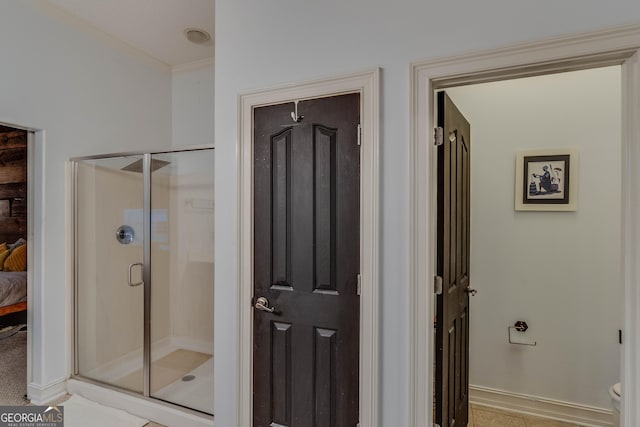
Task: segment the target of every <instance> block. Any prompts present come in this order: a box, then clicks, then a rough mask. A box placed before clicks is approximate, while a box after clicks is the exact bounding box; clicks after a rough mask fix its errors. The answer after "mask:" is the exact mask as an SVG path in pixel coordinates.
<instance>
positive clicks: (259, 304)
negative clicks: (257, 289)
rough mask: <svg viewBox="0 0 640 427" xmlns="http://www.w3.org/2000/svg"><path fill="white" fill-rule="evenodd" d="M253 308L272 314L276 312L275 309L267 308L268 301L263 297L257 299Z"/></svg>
mask: <svg viewBox="0 0 640 427" xmlns="http://www.w3.org/2000/svg"><path fill="white" fill-rule="evenodd" d="M254 307H255V308H256V309H257V310H261V311H266V312H267V313H273V312H274V311H275V310H276V308H275V307H269V300H268V299H266V298H265V297H260V298H258V299H257V300H256V304H255V305H254Z"/></svg>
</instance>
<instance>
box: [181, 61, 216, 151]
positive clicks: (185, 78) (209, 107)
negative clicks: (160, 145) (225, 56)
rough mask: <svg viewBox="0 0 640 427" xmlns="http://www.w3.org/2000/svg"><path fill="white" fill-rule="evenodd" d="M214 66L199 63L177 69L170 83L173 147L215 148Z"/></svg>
mask: <svg viewBox="0 0 640 427" xmlns="http://www.w3.org/2000/svg"><path fill="white" fill-rule="evenodd" d="M214 76H215V73H214V64H213V61H200V62H198V63H193V64H186V65H184V66H179V67H174V68H173V76H172V79H171V86H172V89H171V93H172V108H171V116H172V117H171V120H172V134H173V136H172V144H173V145H174V146H189V145H206V144H213V137H214V135H213V109H214V97H213V93H214Z"/></svg>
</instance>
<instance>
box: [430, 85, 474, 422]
mask: <svg viewBox="0 0 640 427" xmlns="http://www.w3.org/2000/svg"><path fill="white" fill-rule="evenodd" d="M437 95H438V127H442V128H443V143H442V145H440V146H439V147H438V232H437V234H438V242H437V245H438V251H437V253H438V257H437V263H436V264H437V271H438V276H439V277H440V278H441V279H442V293H441V294H439V295H438V296H437V308H436V396H435V398H436V423H437V424H439V425H440V426H442V427H452V426H454V425H455V426H466V425H467V422H468V417H469V409H468V404H469V292H470V291H471V290H470V289H469V212H470V209H469V205H470V203H469V202H470V199H469V184H470V180H469V154H470V152H469V148H470V145H469V144H470V138H469V134H470V127H469V122H467V120H466V119H465V118H464V116H463V115H462V114H461V113H460V111H459V110H458V108H456V106H455V105H454V104H453V102H452V101H451V99H449V97H448V96H447V94H446V93H445V92H439V93H438V94H437Z"/></svg>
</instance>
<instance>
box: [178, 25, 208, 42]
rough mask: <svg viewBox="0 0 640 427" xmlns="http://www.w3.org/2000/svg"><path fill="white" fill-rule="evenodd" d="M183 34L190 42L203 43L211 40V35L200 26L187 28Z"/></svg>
mask: <svg viewBox="0 0 640 427" xmlns="http://www.w3.org/2000/svg"><path fill="white" fill-rule="evenodd" d="M184 35H185V37H186V38H187V40H189V41H190V42H191V43H195V44H205V43H207V42H208V41H209V40H211V35H210V34H209V33H207V32H206V31H205V30H201V29H200V28H187V29H186V30H184Z"/></svg>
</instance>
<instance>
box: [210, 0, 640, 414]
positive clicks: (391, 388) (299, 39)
mask: <svg viewBox="0 0 640 427" xmlns="http://www.w3.org/2000/svg"><path fill="white" fill-rule="evenodd" d="M638 17H640V3H639V2H637V1H635V0H621V1H619V2H617V3H616V6H615V7H611V6H610V5H608V4H604V3H602V2H600V1H597V0H586V1H584V0H567V1H564V2H562V3H558V2H552V1H550V0H544V1H541V2H529V3H525V2H517V3H514V2H512V1H507V0H488V1H484V2H465V4H464V7H462V5H461V4H460V3H457V2H444V1H442V2H434V1H428V2H425V1H418V0H398V1H394V2H389V1H383V0H373V1H371V0H352V1H346V2H345V1H340V0H327V1H323V2H300V1H294V0H281V1H278V2H265V1H262V0H240V1H233V2H218V3H217V4H216V81H215V93H216V104H215V105H216V107H215V116H216V119H215V122H216V128H215V136H216V182H217V183H218V185H217V188H216V214H215V215H216V254H217V258H216V265H217V268H216V272H215V275H216V280H215V282H216V284H217V287H216V306H215V318H216V324H217V325H225V327H224V328H218V329H217V330H216V337H215V346H216V348H217V349H221V348H224V349H225V351H224V352H222V351H218V352H217V353H216V358H215V364H216V365H215V366H216V379H217V381H216V385H215V387H216V407H215V413H216V423H219V424H220V425H224V426H234V425H236V415H235V414H236V411H237V398H236V396H237V393H236V391H237V390H236V385H235V378H236V377H235V375H236V372H237V367H238V365H237V361H238V360H239V356H238V354H237V351H236V348H237V346H236V343H237V336H236V335H237V322H236V318H237V307H238V304H237V292H236V291H237V286H238V283H237V271H238V259H237V240H236V234H237V215H238V212H237V209H236V206H237V198H236V189H237V179H236V178H237V162H236V150H237V144H238V103H237V101H238V94H239V93H243V92H247V91H250V90H253V89H259V88H266V87H272V86H274V85H280V84H285V83H289V82H300V81H305V80H310V79H314V78H317V77H325V76H329V75H337V74H345V73H350V72H354V71H361V70H365V69H371V68H373V67H381V68H382V92H381V95H382V112H381V120H382V128H381V131H382V134H381V153H380V159H381V176H380V184H381V194H380V201H381V203H382V205H381V208H380V220H381V230H380V232H381V254H380V255H381V265H380V273H381V274H380V279H381V293H380V301H381V303H380V309H381V314H380V318H381V337H380V345H381V347H380V363H381V366H380V367H381V375H382V376H381V382H380V394H381V396H380V397H381V400H380V402H381V405H380V408H379V409H378V410H379V411H380V415H381V418H380V425H381V426H406V425H408V415H407V414H408V406H409V396H408V392H409V386H408V384H409V371H408V362H409V342H408V330H409V318H408V315H409V314H408V313H409V310H408V303H409V301H408V298H409V288H408V286H409V285H408V279H409V272H408V268H409V260H408V247H409V234H408V229H409V207H410V205H409V192H408V189H409V175H408V173H409V172H408V171H409V116H408V113H409V105H410V103H409V89H408V88H409V63H410V62H412V61H415V60H422V59H428V58H433V57H436V56H441V55H453V54H460V53H463V52H469V51H475V50H478V49H486V48H493V47H499V46H504V45H510V44H514V43H518V42H525V41H532V40H537V39H540V38H546V37H551V36H557V35H561V34H567V33H575V32H581V31H588V30H595V29H600V28H602V27H609V26H615V25H622V24H630V23H635V22H637V21H638V20H640V18H638ZM220 183H224V184H220Z"/></svg>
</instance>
